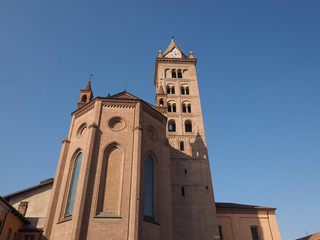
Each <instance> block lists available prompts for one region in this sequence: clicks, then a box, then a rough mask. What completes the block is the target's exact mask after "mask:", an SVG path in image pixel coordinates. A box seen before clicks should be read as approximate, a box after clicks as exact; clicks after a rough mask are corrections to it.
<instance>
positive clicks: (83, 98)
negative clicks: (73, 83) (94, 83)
mask: <svg viewBox="0 0 320 240" xmlns="http://www.w3.org/2000/svg"><path fill="white" fill-rule="evenodd" d="M90 80H91V77H90V78H89V80H88V82H87V85H86V86H85V87H84V89H81V90H80V98H79V102H78V105H77V109H78V108H81V107H82V106H84V105H86V104H87V103H88V102H90V101H91V100H92V98H93V93H92V90H91V82H90Z"/></svg>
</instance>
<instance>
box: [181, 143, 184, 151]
mask: <svg viewBox="0 0 320 240" xmlns="http://www.w3.org/2000/svg"><path fill="white" fill-rule="evenodd" d="M180 150H181V151H184V142H182V141H181V142H180Z"/></svg>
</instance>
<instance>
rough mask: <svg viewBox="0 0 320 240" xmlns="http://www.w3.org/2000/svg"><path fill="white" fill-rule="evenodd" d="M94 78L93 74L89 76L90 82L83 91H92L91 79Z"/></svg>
mask: <svg viewBox="0 0 320 240" xmlns="http://www.w3.org/2000/svg"><path fill="white" fill-rule="evenodd" d="M92 77H93V74H92V73H90V75H89V80H88V82H87V85H86V86H85V87H84V89H83V90H86V91H91V81H90V80H91V78H92Z"/></svg>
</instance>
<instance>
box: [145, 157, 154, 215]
mask: <svg viewBox="0 0 320 240" xmlns="http://www.w3.org/2000/svg"><path fill="white" fill-rule="evenodd" d="M144 215H145V216H147V217H153V160H152V158H151V156H150V155H148V156H147V159H146V168H145V186H144Z"/></svg>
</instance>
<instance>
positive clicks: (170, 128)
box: [168, 122, 176, 132]
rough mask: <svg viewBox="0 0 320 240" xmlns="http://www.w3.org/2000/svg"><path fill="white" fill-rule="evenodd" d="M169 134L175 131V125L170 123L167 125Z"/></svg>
mask: <svg viewBox="0 0 320 240" xmlns="http://www.w3.org/2000/svg"><path fill="white" fill-rule="evenodd" d="M168 130H169V132H175V131H176V124H175V123H174V122H170V123H169V125H168Z"/></svg>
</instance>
